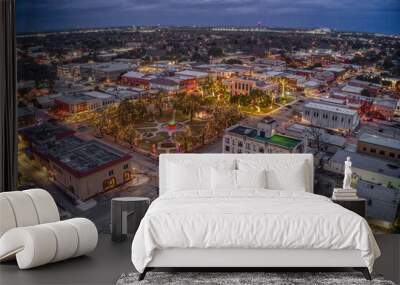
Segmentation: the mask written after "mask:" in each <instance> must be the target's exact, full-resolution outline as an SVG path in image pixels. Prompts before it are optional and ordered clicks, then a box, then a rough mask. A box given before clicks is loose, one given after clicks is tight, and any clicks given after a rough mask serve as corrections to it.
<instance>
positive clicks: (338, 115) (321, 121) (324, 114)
mask: <svg viewBox="0 0 400 285" xmlns="http://www.w3.org/2000/svg"><path fill="white" fill-rule="evenodd" d="M302 122H303V123H305V124H308V125H312V126H317V127H321V128H325V129H333V130H338V131H346V132H350V131H353V130H354V129H355V128H357V126H358V124H359V122H360V118H359V116H358V113H357V111H355V110H351V109H348V108H346V107H343V106H340V105H333V104H327V103H320V102H308V103H306V104H305V105H304V111H303V116H302Z"/></svg>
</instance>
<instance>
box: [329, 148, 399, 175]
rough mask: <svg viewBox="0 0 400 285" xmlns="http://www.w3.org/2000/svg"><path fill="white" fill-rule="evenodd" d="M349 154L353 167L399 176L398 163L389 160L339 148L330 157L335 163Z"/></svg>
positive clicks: (343, 159) (342, 161)
mask: <svg viewBox="0 0 400 285" xmlns="http://www.w3.org/2000/svg"><path fill="white" fill-rule="evenodd" d="M348 156H350V157H351V161H352V166H353V167H355V168H359V169H363V170H367V171H370V172H374V173H380V174H382V175H386V176H389V177H396V178H400V165H399V164H396V163H394V162H389V161H386V160H382V159H379V158H376V157H372V156H369V155H364V154H359V153H356V152H349V151H345V150H341V149H339V150H338V151H337V152H336V153H335V154H334V155H333V156H332V158H331V160H332V161H334V162H336V163H342V164H343V163H344V161H345V160H346V158H347V157H348Z"/></svg>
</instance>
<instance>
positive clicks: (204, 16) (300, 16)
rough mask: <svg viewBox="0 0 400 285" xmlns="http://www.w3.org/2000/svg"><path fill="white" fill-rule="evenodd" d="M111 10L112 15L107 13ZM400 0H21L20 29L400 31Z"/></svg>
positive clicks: (393, 32)
mask: <svg viewBox="0 0 400 285" xmlns="http://www.w3.org/2000/svg"><path fill="white" fill-rule="evenodd" d="M104 11H107V15H106V16H105V15H104ZM399 16H400V3H399V2H398V1H395V0H386V1H368V3H359V1H354V0H340V1H334V2H333V1H323V0H312V1H295V2H294V3H293V1H274V0H264V1H256V0H247V1H236V0H215V1H198V0H196V1H177V0H169V1H159V0H152V1H136V0H119V1H113V2H110V1H103V0H101V1H92V0H85V1H65V0H60V1H52V0H46V1H41V2H37V1H27V0H20V1H18V2H17V31H18V32H19V33H23V32H41V31H54V30H63V29H79V28H96V27H115V26H132V25H139V26H141V25H143V26H146V25H147V26H152V25H153V26H154V25H162V26H184V25H186V26H192V25H194V26H221V25H228V26H256V25H257V24H260V25H262V26H267V27H272V28H276V27H282V28H305V29H308V28H320V27H328V28H331V29H334V30H343V31H359V32H371V33H385V34H399V33H400V25H399V21H398V18H400V17H399Z"/></svg>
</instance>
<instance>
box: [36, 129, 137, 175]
mask: <svg viewBox="0 0 400 285" xmlns="http://www.w3.org/2000/svg"><path fill="white" fill-rule="evenodd" d="M34 151H35V152H37V153H39V154H40V155H42V156H44V157H46V158H48V159H50V160H52V161H53V162H54V163H56V164H57V165H58V166H60V167H61V168H63V169H66V170H67V171H68V172H70V173H72V174H73V175H74V176H76V177H83V176H87V175H89V174H92V173H94V172H96V171H99V170H101V169H104V168H107V167H109V166H111V165H114V164H115V163H118V162H122V161H126V160H129V159H130V155H128V154H126V153H124V152H122V151H119V150H117V149H115V148H113V147H111V146H108V145H106V144H103V143H100V142H98V141H96V140H90V141H84V140H82V139H80V138H78V137H76V136H69V137H66V138H63V139H59V140H56V141H54V142H50V143H47V144H42V145H40V146H38V147H37V148H36V149H34Z"/></svg>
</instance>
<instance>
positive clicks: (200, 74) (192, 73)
mask: <svg viewBox="0 0 400 285" xmlns="http://www.w3.org/2000/svg"><path fill="white" fill-rule="evenodd" d="M176 74H177V75H186V76H192V77H196V78H201V77H207V76H208V73H206V72H201V71H195V70H189V69H187V70H182V71H179V72H176Z"/></svg>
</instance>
